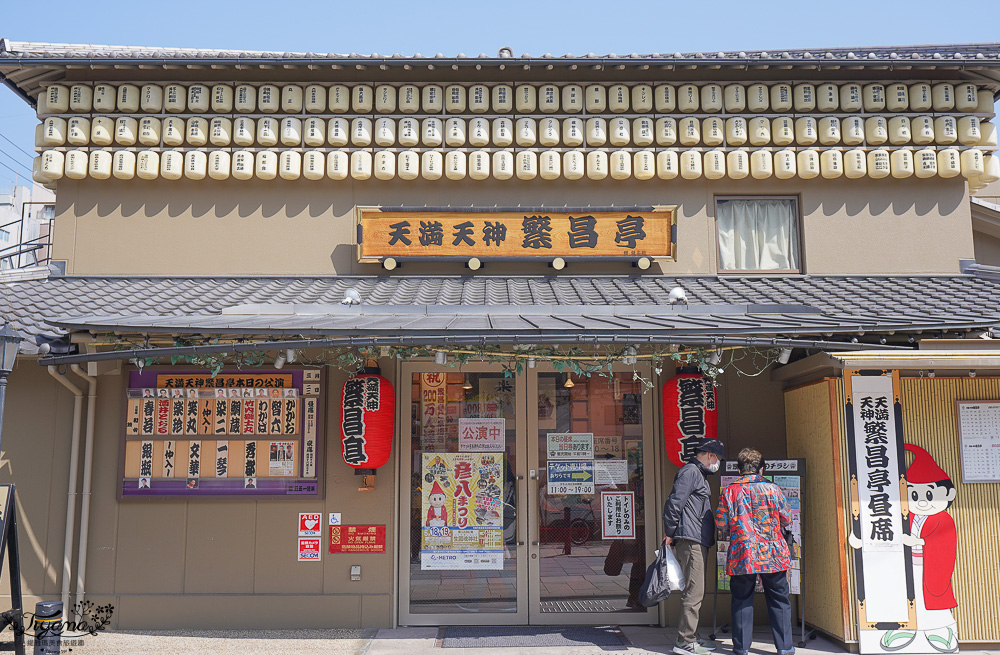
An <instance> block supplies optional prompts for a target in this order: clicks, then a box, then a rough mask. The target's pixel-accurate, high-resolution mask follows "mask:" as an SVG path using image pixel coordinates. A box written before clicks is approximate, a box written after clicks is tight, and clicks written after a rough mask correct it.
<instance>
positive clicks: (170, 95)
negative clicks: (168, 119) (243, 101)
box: [162, 84, 256, 114]
mask: <svg viewBox="0 0 1000 655" xmlns="http://www.w3.org/2000/svg"><path fill="white" fill-rule="evenodd" d="M244 86H246V85H244ZM249 88H253V87H249ZM162 103H163V111H165V112H167V113H169V114H179V113H181V112H183V111H184V110H185V109H187V88H186V87H185V86H184V85H182V84H168V85H167V86H165V87H164V88H163V98H162ZM253 106H254V107H256V104H255V103H254V104H253ZM247 111H253V108H252V107H251V108H250V109H249V110H247Z"/></svg>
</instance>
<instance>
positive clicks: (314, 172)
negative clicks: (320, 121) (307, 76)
mask: <svg viewBox="0 0 1000 655" xmlns="http://www.w3.org/2000/svg"><path fill="white" fill-rule="evenodd" d="M323 96H324V98H325V97H326V92H325V90H324V94H323ZM325 176H326V158H325V157H324V156H323V153H322V152H316V151H314V150H307V151H306V152H305V154H304V155H302V177H304V178H306V179H307V180H314V181H315V180H322V179H323V178H324V177H325Z"/></svg>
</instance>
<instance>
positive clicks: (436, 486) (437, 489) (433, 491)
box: [430, 480, 444, 496]
mask: <svg viewBox="0 0 1000 655" xmlns="http://www.w3.org/2000/svg"><path fill="white" fill-rule="evenodd" d="M434 494H441V495H442V496H443V495H444V489H442V488H441V485H440V484H438V481H437V480H435V481H434V486H433V487H431V493H430V495H431V496H433V495H434Z"/></svg>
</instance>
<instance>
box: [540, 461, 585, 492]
mask: <svg viewBox="0 0 1000 655" xmlns="http://www.w3.org/2000/svg"><path fill="white" fill-rule="evenodd" d="M547 482H548V487H547V492H548V494H549V495H550V496H566V495H569V494H593V493H594V462H593V460H591V461H587V462H582V461H581V462H549V463H548V480H547Z"/></svg>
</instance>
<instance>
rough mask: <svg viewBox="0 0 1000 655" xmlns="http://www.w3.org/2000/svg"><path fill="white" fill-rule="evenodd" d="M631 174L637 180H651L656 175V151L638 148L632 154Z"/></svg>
mask: <svg viewBox="0 0 1000 655" xmlns="http://www.w3.org/2000/svg"><path fill="white" fill-rule="evenodd" d="M632 175H633V176H634V177H635V179H637V180H651V179H653V177H655V176H656V153H654V152H653V151H652V150H640V151H638V152H636V153H635V154H633V155H632Z"/></svg>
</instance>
